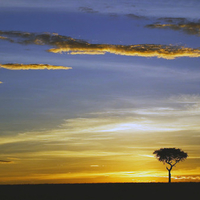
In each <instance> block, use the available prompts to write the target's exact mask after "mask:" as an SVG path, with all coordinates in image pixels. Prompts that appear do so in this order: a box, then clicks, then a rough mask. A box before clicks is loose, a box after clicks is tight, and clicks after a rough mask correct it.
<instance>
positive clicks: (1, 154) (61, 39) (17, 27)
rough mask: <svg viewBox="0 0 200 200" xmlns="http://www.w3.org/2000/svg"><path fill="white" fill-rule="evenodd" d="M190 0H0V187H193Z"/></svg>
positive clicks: (197, 171) (194, 84) (195, 98)
mask: <svg viewBox="0 0 200 200" xmlns="http://www.w3.org/2000/svg"><path fill="white" fill-rule="evenodd" d="M199 9H200V2H199V1H198V0H190V1H187V0H177V1H174V0H173V1H172V0H169V1H164V0H151V1H148V0H106V1H104V0H102V1H97V0H59V1H57V0H48V1H47V0H40V1H39V0H37V1H36V0H34V1H33V0H0V184H24V183H27V184H30V183H100V182H167V181H168V172H167V170H166V166H165V165H163V163H161V162H159V161H158V160H157V159H156V158H155V155H154V154H153V152H154V151H155V150H157V149H160V148H174V147H175V148H180V149H182V150H183V151H185V152H187V153H188V158H187V159H186V160H185V161H184V162H180V163H178V164H177V166H176V167H174V168H173V170H172V182H179V181H180V182H181V181H197V182H199V181H200V127H199V121H200V68H199V63H200V47H199V39H200V16H199Z"/></svg>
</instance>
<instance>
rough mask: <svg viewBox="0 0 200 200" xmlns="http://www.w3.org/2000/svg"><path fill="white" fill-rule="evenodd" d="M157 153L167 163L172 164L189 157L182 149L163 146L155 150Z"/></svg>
mask: <svg viewBox="0 0 200 200" xmlns="http://www.w3.org/2000/svg"><path fill="white" fill-rule="evenodd" d="M153 154H155V155H156V158H157V159H158V160H159V161H161V162H163V163H164V164H165V163H167V164H169V165H171V166H174V165H175V164H176V163H178V162H180V161H183V160H184V159H186V158H187V156H188V155H187V153H185V152H184V151H182V150H181V149H176V148H161V149H159V150H156V151H154V152H153Z"/></svg>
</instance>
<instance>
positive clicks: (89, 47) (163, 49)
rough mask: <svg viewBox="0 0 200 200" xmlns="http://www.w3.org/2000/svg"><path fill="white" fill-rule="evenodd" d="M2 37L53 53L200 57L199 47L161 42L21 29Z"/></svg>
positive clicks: (4, 33)
mask: <svg viewBox="0 0 200 200" xmlns="http://www.w3.org/2000/svg"><path fill="white" fill-rule="evenodd" d="M0 36H1V37H7V40H9V41H12V42H15V43H19V44H26V45H28V44H36V45H48V46H53V47H54V48H51V49H49V50H47V51H48V52H51V53H62V52H67V53H69V54H72V55H76V54H88V55H104V54H106V53H110V54H115V55H123V56H140V57H157V58H164V59H175V58H178V57H200V49H199V48H196V49H195V48H187V47H183V46H174V45H161V44H137V45H114V44H90V43H88V42H86V41H84V40H77V39H73V38H71V37H67V36H62V35H58V34H56V33H53V34H50V33H42V34H36V33H27V32H19V31H0Z"/></svg>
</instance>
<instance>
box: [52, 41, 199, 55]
mask: <svg viewBox="0 0 200 200" xmlns="http://www.w3.org/2000/svg"><path fill="white" fill-rule="evenodd" d="M48 52H53V53H62V52H68V53H69V54H105V53H112V54H116V55H125V56H141V57H158V58H165V59H175V58H178V57H200V49H193V48H186V47H182V46H173V45H156V44H139V45H127V46H126V45H108V44H89V43H79V44H77V43H76V44H75V45H74V44H65V46H64V47H63V46H61V47H58V48H53V49H49V50H48Z"/></svg>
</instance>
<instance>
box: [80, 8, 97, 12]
mask: <svg viewBox="0 0 200 200" xmlns="http://www.w3.org/2000/svg"><path fill="white" fill-rule="evenodd" d="M79 10H80V11H81V12H86V13H98V11H96V10H94V9H93V8H90V7H79Z"/></svg>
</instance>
